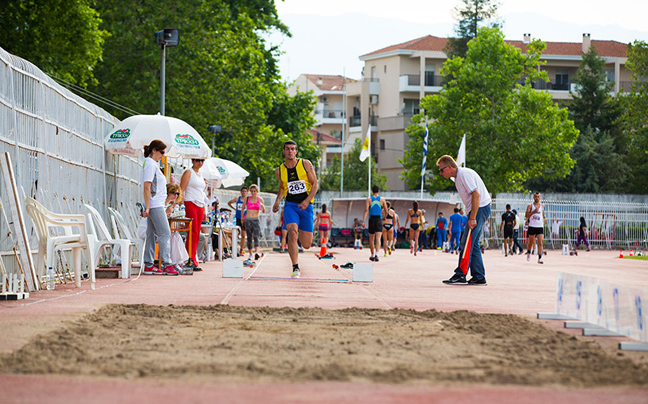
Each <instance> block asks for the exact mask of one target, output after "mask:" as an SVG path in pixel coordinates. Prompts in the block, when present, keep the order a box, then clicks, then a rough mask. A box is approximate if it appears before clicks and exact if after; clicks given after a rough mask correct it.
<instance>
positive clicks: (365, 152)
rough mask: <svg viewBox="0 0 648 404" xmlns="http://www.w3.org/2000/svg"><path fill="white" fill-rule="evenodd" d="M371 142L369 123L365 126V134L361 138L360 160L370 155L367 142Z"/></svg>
mask: <svg viewBox="0 0 648 404" xmlns="http://www.w3.org/2000/svg"><path fill="white" fill-rule="evenodd" d="M370 142H371V125H369V127H368V128H367V134H366V135H365V137H364V139H362V151H361V152H360V161H365V160H366V159H367V157H369V156H370V155H371V152H370V151H369V143H370Z"/></svg>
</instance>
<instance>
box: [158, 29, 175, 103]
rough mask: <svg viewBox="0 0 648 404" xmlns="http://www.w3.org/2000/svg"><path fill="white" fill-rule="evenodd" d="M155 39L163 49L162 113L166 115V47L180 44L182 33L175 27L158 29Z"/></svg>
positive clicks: (161, 69) (161, 74)
mask: <svg viewBox="0 0 648 404" xmlns="http://www.w3.org/2000/svg"><path fill="white" fill-rule="evenodd" d="M155 39H156V40H157V43H159V44H160V48H161V50H162V54H161V56H160V59H161V61H160V63H161V67H160V115H164V95H165V94H164V90H165V88H164V87H165V84H164V82H165V79H166V72H165V67H166V66H165V64H166V63H165V59H166V47H167V46H178V43H179V42H180V34H179V33H178V30H177V29H175V28H165V29H163V30H162V31H158V32H156V33H155Z"/></svg>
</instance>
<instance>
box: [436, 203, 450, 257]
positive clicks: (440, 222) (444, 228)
mask: <svg viewBox="0 0 648 404" xmlns="http://www.w3.org/2000/svg"><path fill="white" fill-rule="evenodd" d="M436 233H437V250H440V249H441V247H443V243H445V242H446V234H447V233H448V219H446V218H445V217H443V212H439V217H438V218H437V221H436Z"/></svg>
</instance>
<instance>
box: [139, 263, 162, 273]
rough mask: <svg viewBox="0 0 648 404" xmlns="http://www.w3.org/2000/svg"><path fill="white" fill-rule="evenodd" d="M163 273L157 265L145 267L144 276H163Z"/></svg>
mask: <svg viewBox="0 0 648 404" xmlns="http://www.w3.org/2000/svg"><path fill="white" fill-rule="evenodd" d="M162 273H163V272H162V271H160V269H159V268H158V267H156V266H155V265H153V266H150V267H144V272H143V274H144V275H161V274H162Z"/></svg>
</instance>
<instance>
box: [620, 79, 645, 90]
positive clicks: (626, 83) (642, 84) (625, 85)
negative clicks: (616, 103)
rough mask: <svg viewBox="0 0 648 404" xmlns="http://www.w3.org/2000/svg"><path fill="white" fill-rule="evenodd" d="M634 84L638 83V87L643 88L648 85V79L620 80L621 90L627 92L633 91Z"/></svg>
mask: <svg viewBox="0 0 648 404" xmlns="http://www.w3.org/2000/svg"><path fill="white" fill-rule="evenodd" d="M634 84H637V87H639V88H643V87H645V86H647V85H648V81H640V82H638V83H635V82H634V81H620V82H619V91H621V90H623V91H625V92H626V93H629V92H631V91H632V86H633V85H634Z"/></svg>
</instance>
